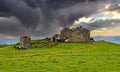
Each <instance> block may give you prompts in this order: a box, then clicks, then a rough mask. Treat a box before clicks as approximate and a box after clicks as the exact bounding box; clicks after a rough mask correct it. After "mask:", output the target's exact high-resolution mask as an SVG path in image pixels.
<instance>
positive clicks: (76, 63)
mask: <svg viewBox="0 0 120 72" xmlns="http://www.w3.org/2000/svg"><path fill="white" fill-rule="evenodd" d="M36 45H37V46H36V48H33V49H28V50H16V49H14V48H13V45H10V46H7V47H4V48H0V72H120V45H119V44H114V43H109V42H105V41H98V42H95V43H58V44H55V45H50V46H46V45H47V44H42V45H40V46H39V44H36Z"/></svg>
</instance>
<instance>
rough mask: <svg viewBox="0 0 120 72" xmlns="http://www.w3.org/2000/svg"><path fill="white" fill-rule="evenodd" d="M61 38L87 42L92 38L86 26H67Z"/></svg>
mask: <svg viewBox="0 0 120 72" xmlns="http://www.w3.org/2000/svg"><path fill="white" fill-rule="evenodd" d="M61 39H65V40H66V41H67V42H87V41H89V40H90V31H89V30H87V29H85V28H81V27H79V28H74V29H69V28H65V29H63V30H62V31H61Z"/></svg>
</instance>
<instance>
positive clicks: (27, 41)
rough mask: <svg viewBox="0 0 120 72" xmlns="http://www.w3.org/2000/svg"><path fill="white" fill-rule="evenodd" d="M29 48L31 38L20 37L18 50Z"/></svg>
mask: <svg viewBox="0 0 120 72" xmlns="http://www.w3.org/2000/svg"><path fill="white" fill-rule="evenodd" d="M30 47H31V37H30V36H21V37H20V48H30Z"/></svg>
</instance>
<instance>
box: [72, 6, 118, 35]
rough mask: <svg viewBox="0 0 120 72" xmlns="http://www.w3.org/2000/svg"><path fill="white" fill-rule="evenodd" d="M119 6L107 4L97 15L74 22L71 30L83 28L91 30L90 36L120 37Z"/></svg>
mask: <svg viewBox="0 0 120 72" xmlns="http://www.w3.org/2000/svg"><path fill="white" fill-rule="evenodd" d="M119 7H120V4H117V5H114V4H113V5H112V4H107V5H105V7H103V8H102V9H100V10H99V13H96V14H92V15H91V16H89V17H82V18H79V20H76V21H75V22H74V24H73V25H71V28H74V27H78V26H80V25H81V26H83V27H85V28H88V29H89V30H91V36H120V10H119V9H116V8H119Z"/></svg>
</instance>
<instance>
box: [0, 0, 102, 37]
mask: <svg viewBox="0 0 120 72" xmlns="http://www.w3.org/2000/svg"><path fill="white" fill-rule="evenodd" d="M101 3H102V2H101V0H0V16H1V17H4V18H8V20H11V19H9V17H14V18H16V20H14V19H12V20H11V23H9V22H6V21H2V22H1V20H0V25H1V26H0V27H4V29H3V28H0V29H1V30H0V31H1V32H0V33H3V32H4V33H6V34H15V35H22V34H24V30H23V29H24V28H25V30H26V31H28V33H30V34H31V35H33V36H35V35H37V36H39V35H48V34H50V33H54V32H57V30H58V27H59V26H63V27H66V26H70V25H71V24H72V23H73V22H74V20H76V19H78V18H80V17H83V16H88V15H91V14H93V13H96V12H97V11H98V9H99V8H100V6H101ZM17 22H19V24H18V23H17ZM13 27H14V28H13ZM22 28H23V29H22ZM5 29H7V30H10V31H8V32H7V30H5ZM17 32H20V33H18V34H17Z"/></svg>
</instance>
